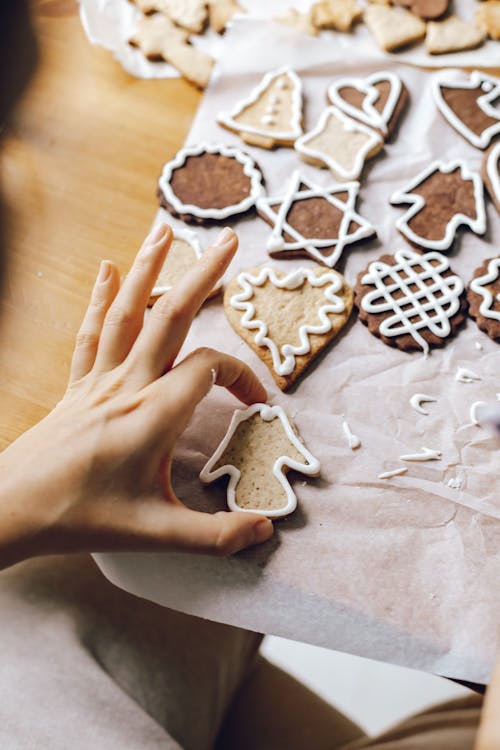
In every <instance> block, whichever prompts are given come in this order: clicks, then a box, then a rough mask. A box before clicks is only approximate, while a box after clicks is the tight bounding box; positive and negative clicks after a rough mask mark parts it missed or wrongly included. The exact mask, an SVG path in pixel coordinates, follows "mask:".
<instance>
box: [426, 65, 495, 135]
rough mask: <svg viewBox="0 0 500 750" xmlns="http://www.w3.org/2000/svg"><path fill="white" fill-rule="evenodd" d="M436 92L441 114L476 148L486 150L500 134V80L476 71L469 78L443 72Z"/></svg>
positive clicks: (435, 89) (436, 83) (436, 86)
mask: <svg viewBox="0 0 500 750" xmlns="http://www.w3.org/2000/svg"><path fill="white" fill-rule="evenodd" d="M433 93H434V99H435V101H436V104H437V106H438V108H439V110H440V112H441V114H442V115H443V116H444V117H445V118H446V120H448V122H449V123H450V125H452V126H453V127H454V128H455V130H457V131H458V132H459V133H460V135H462V136H463V137H464V138H465V139H466V140H467V141H469V143H472V145H473V146H476V148H481V149H485V148H487V147H488V145H489V143H490V142H491V140H492V138H494V137H495V136H496V135H498V134H499V133H500V112H499V110H498V108H496V107H495V106H494V104H495V102H496V101H497V100H498V97H500V80H499V79H498V78H494V77H493V76H490V75H487V74H486V73H481V72H479V71H477V70H475V71H474V72H473V73H471V74H470V77H469V79H468V80H464V79H463V78H456V77H453V76H452V75H450V73H447V72H444V73H440V74H439V75H438V76H436V77H435V78H434V80H433Z"/></svg>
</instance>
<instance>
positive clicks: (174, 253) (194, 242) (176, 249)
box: [148, 229, 222, 306]
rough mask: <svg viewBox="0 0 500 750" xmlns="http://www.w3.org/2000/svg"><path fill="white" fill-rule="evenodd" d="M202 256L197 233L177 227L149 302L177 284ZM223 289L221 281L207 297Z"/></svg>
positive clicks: (152, 301) (150, 303) (152, 302)
mask: <svg viewBox="0 0 500 750" xmlns="http://www.w3.org/2000/svg"><path fill="white" fill-rule="evenodd" d="M201 256H202V249H201V245H200V241H199V239H198V236H197V234H196V233H195V232H193V231H192V230H191V229H176V230H175V231H174V238H173V240H172V244H171V245H170V247H169V249H168V253H167V257H166V258H165V262H164V264H163V266H162V268H161V271H160V273H159V274H158V278H157V279H156V283H155V286H154V288H153V291H152V292H151V295H150V298H149V303H148V304H149V305H150V306H151V305H153V304H154V303H155V302H156V300H157V299H158V297H161V295H162V294H165V292H168V291H169V289H172V287H174V286H176V284H178V283H179V282H180V281H181V279H182V278H183V277H184V276H185V275H186V274H187V273H188V271H189V270H190V269H191V268H192V267H193V264H194V263H196V261H197V260H198V259H199V258H201ZM221 290H222V284H221V283H220V282H219V283H218V284H216V286H214V288H213V289H212V291H211V292H210V294H209V295H208V297H207V299H211V298H212V297H214V296H215V295H216V294H219V293H220V291H221Z"/></svg>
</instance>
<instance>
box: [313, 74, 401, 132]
mask: <svg viewBox="0 0 500 750" xmlns="http://www.w3.org/2000/svg"><path fill="white" fill-rule="evenodd" d="M328 99H329V100H330V101H331V103H332V104H333V105H334V106H335V107H337V108H338V109H340V110H342V111H343V112H345V114H347V115H349V116H350V117H354V119H355V120H359V121H360V122H362V123H364V124H365V125H368V127H370V128H374V130H377V131H378V132H379V133H380V134H381V135H382V136H383V137H384V138H385V139H386V140H387V139H389V138H390V136H391V135H392V133H393V132H394V130H395V128H396V126H397V124H398V121H399V118H400V116H401V114H402V113H403V109H404V108H405V106H406V103H407V101H408V89H407V88H406V86H405V85H404V83H403V82H402V80H401V78H400V77H399V76H398V75H396V73H393V72H390V71H385V70H384V71H380V72H378V73H373V74H372V75H369V76H367V77H366V78H351V77H347V76H343V77H342V78H337V79H336V80H335V81H334V82H333V83H331V84H330V86H329V87H328Z"/></svg>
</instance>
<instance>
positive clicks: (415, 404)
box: [410, 393, 437, 415]
mask: <svg viewBox="0 0 500 750" xmlns="http://www.w3.org/2000/svg"><path fill="white" fill-rule="evenodd" d="M426 401H429V402H430V401H433V402H435V401H437V398H434V396H428V395H427V394H426V393H414V394H413V396H412V397H411V398H410V406H411V407H412V409H415V411H418V413H419V414H425V415H428V414H429V412H428V411H427V410H426V409H424V408H423V406H422V403H423V402H426Z"/></svg>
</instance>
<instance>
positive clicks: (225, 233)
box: [212, 227, 234, 247]
mask: <svg viewBox="0 0 500 750" xmlns="http://www.w3.org/2000/svg"><path fill="white" fill-rule="evenodd" d="M233 237H234V232H233V230H232V229H231V228H230V227H224V229H223V230H222V232H219V234H218V235H217V237H216V239H215V242H214V243H213V244H212V247H223V246H224V245H227V243H228V242H229V241H230V240H232V238H233Z"/></svg>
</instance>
